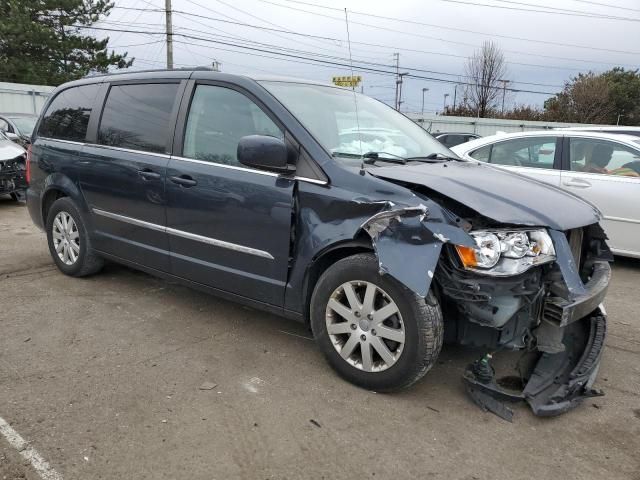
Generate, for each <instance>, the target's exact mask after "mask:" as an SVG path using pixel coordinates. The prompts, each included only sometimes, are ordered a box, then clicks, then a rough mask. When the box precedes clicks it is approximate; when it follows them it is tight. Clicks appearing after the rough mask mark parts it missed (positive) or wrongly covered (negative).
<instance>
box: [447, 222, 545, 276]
mask: <svg viewBox="0 0 640 480" xmlns="http://www.w3.org/2000/svg"><path fill="white" fill-rule="evenodd" d="M470 235H471V236H472V237H473V239H474V240H475V242H476V247H473V248H472V247H464V246H461V245H456V250H457V252H458V255H459V256H460V260H461V261H462V265H463V266H464V267H465V268H466V269H468V270H473V271H476V272H478V273H484V274H487V275H496V276H507V275H518V274H519V273H522V272H525V271H526V270H528V269H529V268H531V267H533V266H535V265H541V264H543V263H548V262H551V261H553V260H555V258H556V256H555V255H556V252H555V249H554V248H553V242H552V241H551V237H549V234H548V233H547V232H546V230H496V231H491V232H489V231H477V232H471V233H470Z"/></svg>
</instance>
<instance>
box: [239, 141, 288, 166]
mask: <svg viewBox="0 0 640 480" xmlns="http://www.w3.org/2000/svg"><path fill="white" fill-rule="evenodd" d="M237 156H238V161H239V162H240V163H241V164H243V165H246V166H247V167H251V168H259V169H261V170H271V171H274V172H282V173H286V172H291V171H293V170H295V167H294V166H293V165H289V164H288V163H287V159H288V152H287V146H286V145H285V143H284V142H283V141H282V140H280V139H279V138H275V137H269V136H266V135H248V136H246V137H242V138H241V139H240V142H239V143H238V152H237Z"/></svg>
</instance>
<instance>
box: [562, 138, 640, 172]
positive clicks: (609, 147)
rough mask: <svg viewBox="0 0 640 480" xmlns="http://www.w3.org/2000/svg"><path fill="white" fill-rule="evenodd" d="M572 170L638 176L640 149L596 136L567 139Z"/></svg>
mask: <svg viewBox="0 0 640 480" xmlns="http://www.w3.org/2000/svg"><path fill="white" fill-rule="evenodd" d="M569 165H570V169H571V171H573V172H585V173H601V174H605V175H619V176H625V177H640V150H635V149H633V148H631V147H627V146H626V145H622V144H620V143H616V142H610V141H608V140H599V139H596V138H571V139H569Z"/></svg>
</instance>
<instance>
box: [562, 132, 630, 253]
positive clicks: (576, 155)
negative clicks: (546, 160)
mask: <svg viewBox="0 0 640 480" xmlns="http://www.w3.org/2000/svg"><path fill="white" fill-rule="evenodd" d="M568 142H569V148H568V149H567V151H568V158H567V162H566V164H565V170H564V171H563V172H562V188H564V189H565V190H567V191H569V192H572V193H574V194H576V195H579V196H581V197H583V198H585V199H586V200H588V201H590V202H591V203H593V204H594V205H595V206H597V207H598V208H599V209H600V211H602V214H603V216H604V219H603V220H602V227H603V228H604V230H605V232H606V234H607V235H608V237H609V242H608V243H609V246H610V247H611V248H612V249H613V250H614V253H621V254H633V255H635V256H640V203H638V199H640V171H639V170H640V169H639V168H638V165H639V164H640V150H636V149H633V148H631V147H629V146H627V145H624V144H622V143H618V142H614V141H609V140H602V139H598V138H588V137H577V136H576V137H571V138H569V139H568Z"/></svg>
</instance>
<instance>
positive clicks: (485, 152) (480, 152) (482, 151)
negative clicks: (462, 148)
mask: <svg viewBox="0 0 640 480" xmlns="http://www.w3.org/2000/svg"><path fill="white" fill-rule="evenodd" d="M490 155H491V145H486V146H484V147H480V148H479V149H477V150H474V151H473V152H471V153H470V154H469V156H471V157H472V158H475V159H476V160H480V161H481V162H488V161H489V156H490Z"/></svg>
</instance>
